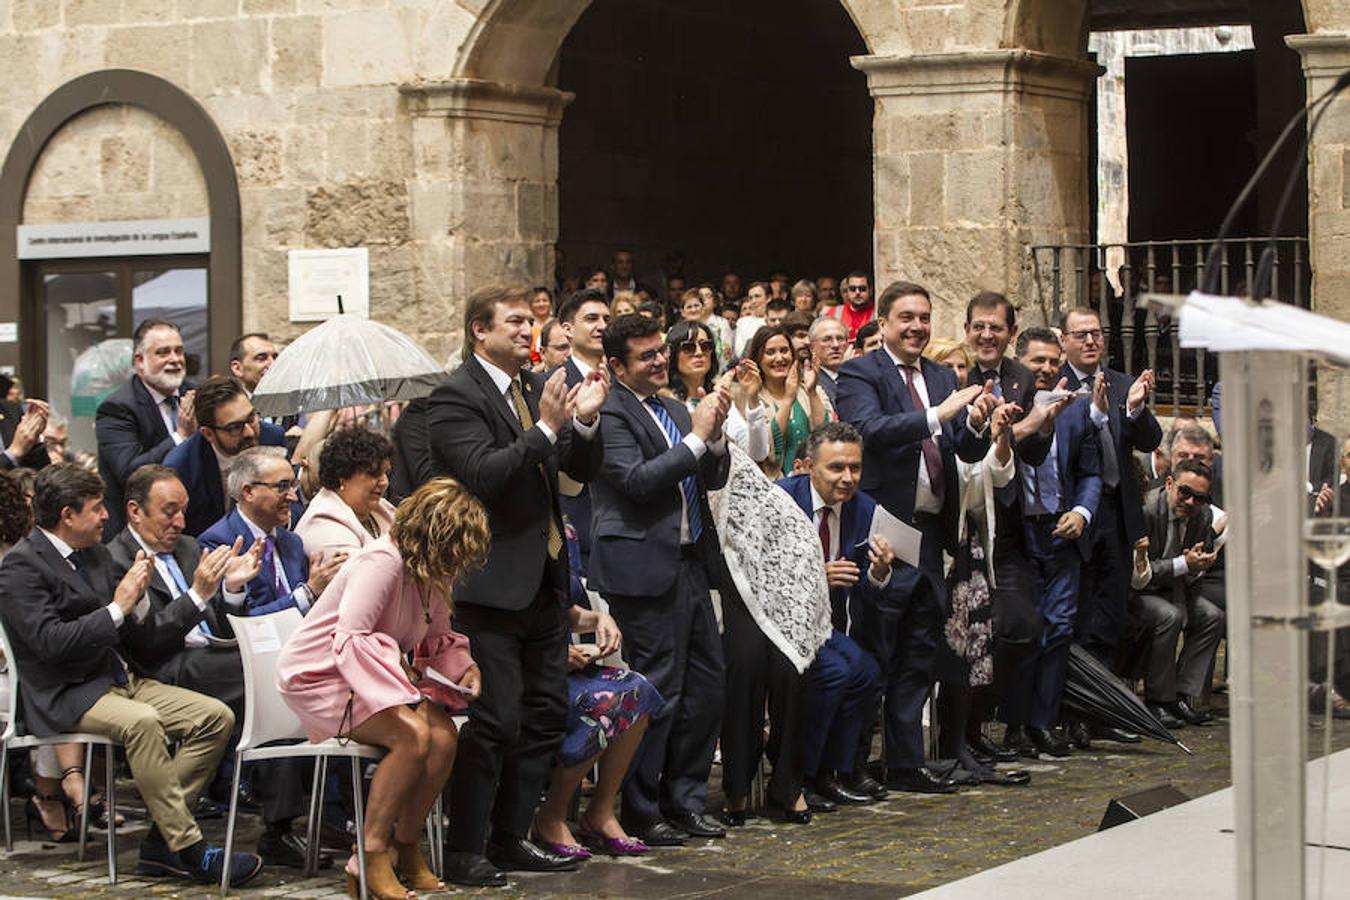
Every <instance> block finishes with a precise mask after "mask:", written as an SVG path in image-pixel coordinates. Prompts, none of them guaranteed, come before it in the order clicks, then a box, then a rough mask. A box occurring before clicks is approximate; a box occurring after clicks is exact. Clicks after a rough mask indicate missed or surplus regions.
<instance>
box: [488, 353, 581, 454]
mask: <svg viewBox="0 0 1350 900" xmlns="http://www.w3.org/2000/svg"><path fill="white" fill-rule="evenodd" d="M474 356H475V357H476V358H477V359H478V362H479V364H480V365H481V366H482V367H483V368H484V369H485V370H486V371H487V373H488V377H490V378H491V379H492V383H493V384H494V385H495V386H496V388H497V390H499V391H501V392H502V397H504V398H505V399H506V405H507V406H508V407H510V409H511V412H513V413H514V412H515V411H516V404H515V401H513V400H512V399H511V398H510V397H509V396H508V395H507V392H508V391H510V390H511V382H513V381H515V380H516V379H514V378H512V377H511V376H510V375H507V374H506V372H504V371H502V370H501V369H500V368H498V367H497V366H494V365H493V364H492V363H490V362H488V361H487V360H486V359H484V358H483V357H482V356H480V355H479V354H477V353H475V354H474ZM578 362H580V361H579V360H578ZM522 390H524V388H523V387H522ZM522 424H524V423H522ZM534 427H535V428H538V429H539V430H540V431H542V432H543V433H544V437H546V438H548V442H549V443H550V444H556V443H558V436H557V435H556V434H554V433H553V429H552V428H549V427H548V426H547V425H545V424H544V423H543V421H542V420H541V421H538V422H535V423H534ZM599 427H600V417H599V416H596V417H595V421H594V422H592V423H591V424H589V425H583V424H582V422H581V420H580V419H578V418H577V417H576V416H573V417H572V430H573V431H575V432H576V433H577V434H579V435H581V436H582V437H584V438H587V439H589V438H590V437H591V436H593V435H594V434H595V432H596V429H597V428H599Z"/></svg>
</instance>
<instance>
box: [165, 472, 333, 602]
mask: <svg viewBox="0 0 1350 900" xmlns="http://www.w3.org/2000/svg"><path fill="white" fill-rule="evenodd" d="M227 487H228V488H229V491H230V496H231V497H233V498H234V500H235V508H234V510H233V511H232V512H230V513H229V514H228V515H226V516H225V517H224V518H222V519H221V520H220V521H218V522H216V523H215V524H214V525H212V526H211V527H210V528H208V529H206V530H205V531H203V532H202V533H201V535H199V536H198V538H197V541H198V543H200V544H201V545H202V546H203V547H204V548H206V549H207V550H213V549H215V548H216V547H219V546H220V545H222V544H233V543H234V541H235V538H243V539H244V543H243V547H244V548H245V549H247V548H249V547H252V546H253V543H254V542H255V541H262V542H263V552H262V571H261V572H259V573H258V575H257V577H255V578H254V579H253V580H252V581H250V582H249V583H248V587H247V588H246V592H247V601H246V603H247V606H248V614H249V615H250V616H262V615H266V614H267V613H274V612H278V611H280V610H283V609H289V608H290V607H292V606H294V607H295V608H296V609H298V610H300V612H301V613H302V614H303V613H307V612H309V608H310V607H311V606H313V605H314V603H315V601H317V600H318V599H319V595H320V594H322V593H323V589H324V588H325V587H327V586H328V582H330V581H332V579H333V576H334V575H336V574H337V571H338V569H339V568H341V566H342V564H343V563H344V562H346V560H347V554H346V553H335V554H333V556H332V557H330V558H329V559H327V560H325V559H323V558H322V557H321V555H320V554H318V553H313V554H310V555H308V556H306V555H305V545H304V543H303V542H302V541H301V540H300V537H299V536H298V535H296V534H295V533H294V532H292V531H291V530H290V529H289V528H287V525H288V524H289V523H290V521H291V503H292V501H294V500H295V490H296V482H295V473H294V472H293V471H292V470H291V464H290V463H289V462H287V461H286V450H285V448H283V447H253V448H250V449H248V450H245V451H243V452H242V453H240V454H239V455H238V456H236V457H235V458H234V462H233V463H232V464H231V465H230V474H229V479H228V484H227ZM194 502H195V498H194ZM188 506H189V508H191V503H189V504H188Z"/></svg>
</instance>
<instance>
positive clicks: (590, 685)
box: [558, 663, 665, 768]
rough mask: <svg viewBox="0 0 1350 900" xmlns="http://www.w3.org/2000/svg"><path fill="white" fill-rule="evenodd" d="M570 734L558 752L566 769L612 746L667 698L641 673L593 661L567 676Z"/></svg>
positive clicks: (568, 726) (560, 760)
mask: <svg viewBox="0 0 1350 900" xmlns="http://www.w3.org/2000/svg"><path fill="white" fill-rule="evenodd" d="M567 701H568V702H567V736H566V737H564V738H563V743H562V749H560V750H559V751H558V757H559V759H558V762H559V764H560V765H562V766H563V767H564V768H570V767H572V766H577V765H580V764H581V763H584V762H585V761H586V760H588V759H590V758H591V757H593V756H595V755H596V754H598V753H600V752H601V751H603V750H604V749H605V748H606V747H607V746H609V742H610V740H612V739H613V738H615V737H617V736H619V735H620V734H623V733H624V732H625V731H627V730H628V729H629V728H631V727H632V726H633V723H635V722H636V721H637V720H638V719H640V718H641V717H642V716H649V715H652V714H653V713H655V712H656V711H657V710H659V709H660V708H661V707H662V706H663V705H664V704H665V701H664V700H662V699H661V694H660V693H659V692H658V691H657V690H656V688H655V687H653V686H652V683H651V682H650V681H648V680H647V679H646V678H643V677H642V676H641V675H640V674H638V673H637V672H633V671H631V670H629V669H618V668H615V667H613V666H601V665H596V664H595V663H591V664H590V665H588V666H586V667H585V668H583V669H578V670H577V671H575V672H571V673H569V674H568V676H567Z"/></svg>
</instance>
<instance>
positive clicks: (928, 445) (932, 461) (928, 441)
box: [904, 366, 947, 503]
mask: <svg viewBox="0 0 1350 900" xmlns="http://www.w3.org/2000/svg"><path fill="white" fill-rule="evenodd" d="M904 368H905V383H906V384H907V385H909V402H911V403H913V404H914V409H915V410H916V411H923V410H926V409H927V408H928V407H927V406H925V405H924V402H923V397H921V396H919V389H918V388H917V387H916V386H915V384H914V376H915V374H916V373H917V372H918V371H919V370H918V368H916V367H915V366H905V367H904ZM922 446H923V464H924V466H925V467H926V468H927V469H928V486H929V487H930V488H932V490H933V496H934V497H936V498H937V501H938V503H941V502H942V495H943V494H945V493H946V489H947V481H946V479H945V477H944V476H943V470H942V451H941V450H939V449H938V445H937V441H935V440H933V439H932V438H931V437H926V438H924V439H923V445H922Z"/></svg>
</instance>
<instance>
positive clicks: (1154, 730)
mask: <svg viewBox="0 0 1350 900" xmlns="http://www.w3.org/2000/svg"><path fill="white" fill-rule="evenodd" d="M1063 707H1064V713H1065V714H1066V717H1068V718H1073V717H1075V716H1076V717H1078V718H1081V719H1085V720H1087V721H1089V722H1095V723H1097V724H1099V725H1107V726H1112V727H1115V728H1123V729H1125V730H1126V731H1134V732H1138V733H1139V734H1142V735H1147V736H1148V737H1151V738H1154V739H1156V740H1159V741H1163V742H1164V743H1168V744H1176V745H1177V746H1178V747H1180V748H1181V749H1182V750H1185V751H1186V752H1187V753H1190V752H1191V750H1190V748H1189V747H1187V746H1186V745H1185V744H1183V743H1182V742H1181V741H1179V740H1177V739H1176V737H1175V736H1174V735H1173V734H1172V732H1170V731H1168V730H1167V729H1166V728H1165V727H1163V724H1162V723H1161V722H1159V721H1158V717H1157V716H1155V715H1153V713H1151V712H1149V711H1148V707H1147V706H1145V705H1144V702H1143V701H1142V700H1140V699H1139V697H1138V696H1136V695H1135V693H1134V690H1133V689H1131V688H1130V686H1129V685H1127V684H1126V683H1125V682H1123V681H1121V680H1120V679H1119V678H1117V677H1116V676H1115V674H1114V673H1112V672H1111V670H1110V669H1108V668H1107V667H1106V666H1105V665H1104V664H1103V663H1102V662H1101V660H1099V659H1097V657H1095V656H1093V655H1092V654H1091V653H1089V652H1087V651H1086V650H1084V649H1083V648H1082V647H1081V646H1079V645H1078V644H1074V645H1073V646H1071V647H1070V648H1069V677H1068V680H1067V681H1066V682H1065V685H1064V702H1063Z"/></svg>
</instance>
